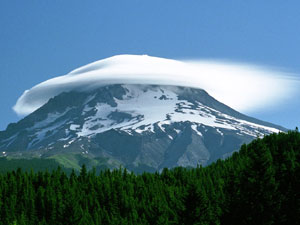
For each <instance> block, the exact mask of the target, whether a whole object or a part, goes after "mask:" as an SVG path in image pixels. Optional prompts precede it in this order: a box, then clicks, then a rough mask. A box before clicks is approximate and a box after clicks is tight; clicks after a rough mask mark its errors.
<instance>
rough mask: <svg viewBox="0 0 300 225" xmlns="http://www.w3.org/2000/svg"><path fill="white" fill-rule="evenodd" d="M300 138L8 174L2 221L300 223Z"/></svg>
mask: <svg viewBox="0 0 300 225" xmlns="http://www.w3.org/2000/svg"><path fill="white" fill-rule="evenodd" d="M299 163H300V133H299V132H298V130H296V131H290V132H288V133H287V134H285V133H279V134H272V135H269V136H266V137H264V138H263V139H257V140H255V141H253V142H252V143H250V144H248V145H243V146H242V147H241V150H240V151H239V152H238V153H234V154H233V155H232V157H230V158H228V159H227V160H225V161H223V160H219V161H217V162H216V163H213V164H212V165H210V166H208V167H205V168H202V167H198V168H195V169H186V168H182V167H177V168H175V169H172V170H168V169H164V170H163V171H162V173H153V174H152V173H143V174H141V175H136V174H133V173H129V172H127V171H126V170H123V169H119V170H114V171H109V170H106V171H102V172H100V173H96V171H95V170H92V171H87V170H86V167H85V166H83V167H82V169H81V172H80V174H79V175H76V173H75V172H72V173H71V174H70V175H66V174H65V172H63V170H61V169H60V168H58V169H56V170H54V171H52V172H47V171H46V172H37V173H34V172H22V171H21V170H20V169H19V170H17V171H12V172H7V173H5V174H1V175H0V219H1V224H5V225H6V224H34V225H35V224H151V225H152V224H201V225H202V224H203V225H204V224H240V225H242V224H259V225H262V224H299V223H300V192H299V190H300V166H299Z"/></svg>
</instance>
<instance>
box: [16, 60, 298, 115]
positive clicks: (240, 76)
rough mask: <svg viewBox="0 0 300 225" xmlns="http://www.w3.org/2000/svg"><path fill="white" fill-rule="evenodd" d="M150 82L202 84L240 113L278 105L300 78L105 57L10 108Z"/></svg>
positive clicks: (224, 66) (233, 66)
mask: <svg viewBox="0 0 300 225" xmlns="http://www.w3.org/2000/svg"><path fill="white" fill-rule="evenodd" d="M122 83H125V84H154V85H177V86H188V87H195V88H201V89H204V90H206V91H207V92H208V93H209V94H210V95H211V96H213V97H214V98H216V99H217V100H219V101H220V102H222V103H224V104H226V105H228V106H230V107H232V108H234V109H236V110H239V111H242V112H248V111H253V110H257V109H260V108H262V107H266V106H269V105H271V104H274V103H279V102H280V101H282V100H285V99H286V98H288V97H290V96H291V95H292V94H293V93H294V92H295V90H296V88H297V87H296V86H298V85H299V81H298V80H295V78H292V77H291V76H288V75H287V74H286V73H283V72H276V71H273V70H271V69H266V68H262V67H257V66H253V65H247V64H239V63H228V62H216V61H199V60H198V61H178V60H171V59H164V58H158V57H151V56H146V55H142V56H141V55H119V56H113V57H110V58H107V59H103V60H100V61H97V62H94V63H91V64H88V65H86V66H83V67H80V68H78V69H75V70H73V71H72V72H70V73H68V74H66V75H64V76H59V77H56V78H53V79H50V80H47V81H45V82H42V83H40V84H38V85H36V86H34V87H32V88H31V89H29V90H26V91H25V92H24V93H23V94H22V96H21V97H20V98H19V99H18V101H17V103H16V105H15V106H14V107H13V109H14V110H15V112H16V113H17V114H19V115H27V114H29V113H31V112H33V111H34V110H36V109H38V108H39V107H41V106H42V105H43V104H45V103H46V102H47V101H48V100H49V99H50V98H52V97H54V96H56V95H58V94H60V93H62V92H66V91H72V90H76V91H90V90H93V89H96V88H98V87H101V86H103V85H107V84H122Z"/></svg>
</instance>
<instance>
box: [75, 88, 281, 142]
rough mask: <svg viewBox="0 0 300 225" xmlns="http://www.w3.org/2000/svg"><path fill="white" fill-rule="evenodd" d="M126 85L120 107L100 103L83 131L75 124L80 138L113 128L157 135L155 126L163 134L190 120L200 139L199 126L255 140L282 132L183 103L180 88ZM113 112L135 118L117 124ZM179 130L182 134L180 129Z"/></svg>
mask: <svg viewBox="0 0 300 225" xmlns="http://www.w3.org/2000/svg"><path fill="white" fill-rule="evenodd" d="M123 86H124V88H126V90H127V91H128V92H127V93H126V95H125V96H123V99H121V100H120V99H114V100H115V102H116V103H117V106H116V107H112V106H110V105H108V104H105V103H98V104H97V105H96V106H95V108H94V109H93V110H94V111H95V112H96V113H95V114H94V115H93V116H90V117H87V118H85V122H84V124H83V126H82V128H80V126H79V125H76V124H72V125H71V127H70V129H71V130H75V131H77V135H78V136H79V137H80V136H90V135H95V134H97V133H102V132H105V131H108V130H110V129H119V130H121V131H124V132H127V133H128V134H130V135H132V131H135V132H136V133H140V134H141V133H143V132H146V131H147V132H154V125H155V124H157V126H158V127H159V128H160V129H161V130H162V131H163V132H166V131H165V127H164V126H165V125H169V124H171V123H176V122H184V121H190V122H192V123H193V125H192V126H191V127H192V129H193V130H194V131H195V132H196V134H197V135H199V136H202V133H201V132H200V131H198V129H197V126H198V125H204V126H210V127H214V128H217V132H218V133H220V134H221V135H224V134H223V132H221V131H220V129H228V130H238V131H239V132H240V133H242V134H247V135H251V136H255V137H256V136H260V135H262V134H263V133H262V131H264V132H265V131H267V132H269V133H272V132H279V130H278V129H275V128H270V127H266V126H262V125H258V124H254V123H250V122H247V121H244V120H239V119H236V118H234V117H232V116H229V115H226V114H223V113H221V112H219V111H217V110H215V109H212V108H210V107H207V106H205V105H203V104H201V103H199V102H196V104H193V103H191V102H188V101H186V100H179V99H178V94H177V92H178V89H177V88H176V87H169V86H168V87H167V86H165V87H164V88H162V87H158V86H147V87H146V86H143V85H123ZM162 94H163V95H164V96H165V97H166V98H164V99H160V98H159V97H158V96H161V95H162ZM111 112H123V113H127V114H129V115H131V117H132V118H130V119H124V120H123V121H122V122H116V121H115V120H113V119H111V118H110V117H109V115H110V113H111ZM175 131H176V132H177V133H179V132H180V131H179V130H175Z"/></svg>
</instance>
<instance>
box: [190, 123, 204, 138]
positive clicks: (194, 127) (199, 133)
mask: <svg viewBox="0 0 300 225" xmlns="http://www.w3.org/2000/svg"><path fill="white" fill-rule="evenodd" d="M191 128H192V129H193V130H194V131H195V132H196V134H197V135H199V136H201V137H202V136H203V135H202V133H201V132H200V131H198V129H197V125H196V124H193V125H192V126H191Z"/></svg>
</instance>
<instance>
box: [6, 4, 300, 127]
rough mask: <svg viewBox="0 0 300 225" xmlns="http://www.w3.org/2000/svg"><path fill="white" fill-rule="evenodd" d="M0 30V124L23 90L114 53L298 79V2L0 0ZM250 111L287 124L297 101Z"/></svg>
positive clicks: (296, 115)
mask: <svg viewBox="0 0 300 225" xmlns="http://www.w3.org/2000/svg"><path fill="white" fill-rule="evenodd" d="M0 28H1V29H0V96H1V98H0V104H1V111H0V115H1V120H0V130H3V129H5V128H6V126H7V124H8V123H10V122H16V121H18V120H19V118H18V117H17V115H16V114H15V113H14V112H13V110H12V107H13V105H14V104H15V102H16V100H17V99H18V97H19V96H20V95H21V94H22V93H23V91H24V90H26V89H29V88H31V87H32V86H34V85H36V84H38V83H40V82H42V81H44V80H47V79H50V78H53V77H56V76H59V75H63V74H66V73H67V72H69V71H71V70H73V69H75V68H77V67H79V66H82V65H85V64H87V63H90V62H93V61H96V60H99V59H103V58H106V57H110V56H113V55H118V54H125V53H126V54H148V55H153V56H158V57H166V58H173V59H213V60H214V59H216V60H230V61H237V62H246V63H254V64H259V65H265V66H270V67H276V68H278V69H280V70H283V71H288V72H292V73H294V74H295V76H298V77H300V75H299V74H300V63H299V59H300V45H299V43H300V3H299V2H298V1H279V0H278V1H276V0H274V1H230V0H228V1H221V0H219V1H214V0H211V1H196V0H195V1H177V0H160V1H155V0H151V1H146V0H145V1H141V0H135V1H133V0H132V1H131V0H127V1H125V0H114V1H108V0H107V1H75V0H73V1H58V0H57V1H55V0H52V1H37V0H35V1H30V0H28V1H15V0H9V1H8V0H3V1H1V2H0ZM299 89H300V88H299ZM248 114H249V113H248ZM250 115H251V116H254V117H257V118H259V119H262V120H266V121H270V122H273V123H276V124H279V125H282V126H285V127H288V128H295V127H296V126H300V100H299V99H297V98H294V99H293V100H291V101H288V102H285V103H284V104H281V105H277V106H276V107H275V108H266V109H264V110H260V111H256V112H251V113H250Z"/></svg>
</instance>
